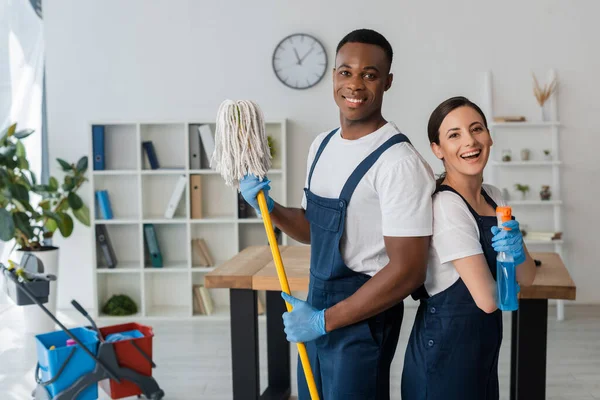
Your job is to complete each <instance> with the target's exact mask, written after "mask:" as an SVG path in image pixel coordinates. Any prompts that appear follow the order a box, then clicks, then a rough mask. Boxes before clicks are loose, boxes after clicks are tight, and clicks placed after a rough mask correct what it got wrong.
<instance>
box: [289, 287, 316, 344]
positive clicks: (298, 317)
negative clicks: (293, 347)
mask: <svg viewBox="0 0 600 400" xmlns="http://www.w3.org/2000/svg"><path fill="white" fill-rule="evenodd" d="M281 297H283V299H284V300H285V301H287V302H288V303H290V305H291V306H292V307H293V310H292V311H290V312H286V313H283V324H284V325H285V329H284V331H285V333H286V335H287V340H288V341H289V342H294V343H299V342H302V343H304V342H310V341H311V340H315V339H317V338H319V337H321V336H323V335H325V334H326V333H327V331H325V310H317V309H316V308H314V307H313V306H311V305H310V304H308V303H307V302H306V301H302V300H300V299H297V298H295V297H294V296H290V295H289V294H287V293H285V292H281Z"/></svg>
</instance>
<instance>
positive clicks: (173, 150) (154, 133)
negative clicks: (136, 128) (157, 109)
mask: <svg viewBox="0 0 600 400" xmlns="http://www.w3.org/2000/svg"><path fill="white" fill-rule="evenodd" d="M140 138H141V141H142V143H143V142H146V141H151V142H152V144H153V146H154V152H155V153H156V158H157V161H158V165H159V167H160V168H179V169H182V170H184V169H185V168H186V166H185V161H184V160H185V159H186V157H185V141H184V138H185V124H142V125H140ZM142 143H140V144H139V146H140V147H139V149H140V151H141V155H142V160H143V162H142V169H144V170H151V167H150V163H149V162H148V158H147V156H146V152H145V151H144V149H143V147H142Z"/></svg>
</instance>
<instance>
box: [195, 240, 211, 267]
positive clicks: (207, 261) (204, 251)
mask: <svg viewBox="0 0 600 400" xmlns="http://www.w3.org/2000/svg"><path fill="white" fill-rule="evenodd" d="M192 245H193V248H194V252H195V253H196V255H197V256H198V259H199V265H201V266H203V267H211V266H213V265H215V262H214V260H213V258H212V255H211V254H210V251H209V250H208V246H207V245H206V241H205V240H204V239H202V238H199V239H192Z"/></svg>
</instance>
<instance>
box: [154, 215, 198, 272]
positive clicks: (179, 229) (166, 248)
mask: <svg viewBox="0 0 600 400" xmlns="http://www.w3.org/2000/svg"><path fill="white" fill-rule="evenodd" d="M154 231H155V232H156V240H157V241H158V247H159V249H160V252H161V254H162V259H163V266H162V267H153V266H152V262H151V259H150V255H149V253H148V245H147V244H146V236H145V234H144V270H145V271H159V272H164V270H171V269H175V270H185V269H187V268H188V265H189V262H188V259H187V257H186V254H187V251H186V242H187V239H186V238H187V232H186V231H187V228H186V225H184V224H155V225H154ZM161 270H162V271H161Z"/></svg>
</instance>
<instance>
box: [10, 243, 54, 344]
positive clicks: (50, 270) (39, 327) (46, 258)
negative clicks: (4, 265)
mask: <svg viewBox="0 0 600 400" xmlns="http://www.w3.org/2000/svg"><path fill="white" fill-rule="evenodd" d="M26 254H32V255H34V256H35V257H37V258H38V259H39V260H40V261H41V263H40V267H39V269H43V270H42V271H40V270H39V269H38V271H34V272H40V273H45V274H53V275H56V277H57V280H56V281H52V282H50V284H49V293H48V302H47V303H46V304H44V307H46V308H47V309H48V311H50V312H51V313H52V314H54V315H56V297H57V291H58V287H57V282H58V247H53V246H44V247H42V248H41V249H39V250H35V251H27V250H17V251H16V253H15V255H14V257H15V258H16V259H15V261H16V262H17V263H21V260H22V259H23V257H24V256H25V255H26ZM22 310H23V316H24V321H25V331H26V332H27V333H32V334H35V335H39V334H42V333H46V332H51V331H54V326H55V325H54V321H52V319H50V317H48V315H46V313H44V311H43V310H42V309H41V308H40V307H39V306H37V305H35V304H34V305H28V306H24V307H22Z"/></svg>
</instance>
